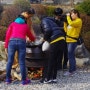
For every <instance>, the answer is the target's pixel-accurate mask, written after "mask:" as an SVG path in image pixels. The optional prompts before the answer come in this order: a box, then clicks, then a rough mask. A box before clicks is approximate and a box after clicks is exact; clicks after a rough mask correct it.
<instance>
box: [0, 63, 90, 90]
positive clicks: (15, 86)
mask: <svg viewBox="0 0 90 90" xmlns="http://www.w3.org/2000/svg"><path fill="white" fill-rule="evenodd" d="M0 62H1V63H0V70H1V69H2V67H3V69H5V63H4V61H0ZM57 79H58V82H57V84H39V80H32V81H31V82H32V83H31V84H29V85H25V86H22V85H21V84H20V81H18V80H16V81H14V82H12V83H11V84H9V85H6V84H5V83H4V82H3V81H1V82H0V90H90V68H89V67H88V68H81V69H79V68H78V69H77V73H76V74H75V75H74V76H73V77H63V71H58V75H57Z"/></svg>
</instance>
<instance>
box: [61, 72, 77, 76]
mask: <svg viewBox="0 0 90 90" xmlns="http://www.w3.org/2000/svg"><path fill="white" fill-rule="evenodd" d="M75 74H76V71H74V72H72V73H70V72H65V73H64V74H63V76H74V75H75Z"/></svg>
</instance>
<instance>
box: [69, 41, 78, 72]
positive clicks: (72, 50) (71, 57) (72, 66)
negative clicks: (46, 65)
mask: <svg viewBox="0 0 90 90" xmlns="http://www.w3.org/2000/svg"><path fill="white" fill-rule="evenodd" d="M76 47H77V42H74V43H68V59H69V72H73V71H76V60H75V48H76Z"/></svg>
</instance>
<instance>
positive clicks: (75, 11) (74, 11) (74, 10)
mask: <svg viewBox="0 0 90 90" xmlns="http://www.w3.org/2000/svg"><path fill="white" fill-rule="evenodd" d="M72 12H73V13H75V14H77V16H78V17H79V18H80V13H79V12H78V10H76V9H73V10H71V13H72Z"/></svg>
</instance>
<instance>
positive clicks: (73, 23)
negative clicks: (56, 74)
mask: <svg viewBox="0 0 90 90" xmlns="http://www.w3.org/2000/svg"><path fill="white" fill-rule="evenodd" d="M81 28H82V20H81V19H80V14H79V12H78V11H77V10H75V9H73V10H71V12H70V13H67V23H65V24H64V29H65V32H66V35H67V36H66V42H67V48H68V59H69V71H68V72H66V73H64V76H69V75H73V74H74V73H75V71H76V60H75V49H76V47H77V40H76V39H75V38H78V37H79V35H80V32H81Z"/></svg>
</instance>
